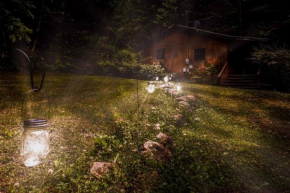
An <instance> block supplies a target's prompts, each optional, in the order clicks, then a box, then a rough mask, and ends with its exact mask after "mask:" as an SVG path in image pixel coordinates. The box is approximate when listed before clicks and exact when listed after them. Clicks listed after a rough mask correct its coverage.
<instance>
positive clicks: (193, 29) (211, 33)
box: [151, 25, 269, 42]
mask: <svg viewBox="0 0 290 193" xmlns="http://www.w3.org/2000/svg"><path fill="white" fill-rule="evenodd" d="M174 27H177V28H180V29H184V30H189V31H193V32H195V33H201V34H205V35H209V36H215V37H220V38H225V39H230V40H238V41H255V42H257V41H258V42H265V41H268V40H269V39H268V38H258V37H246V36H232V35H227V34H222V33H216V32H212V31H207V30H202V29H198V28H196V27H187V26H183V25H175V26H173V27H170V28H168V29H166V30H164V31H163V32H161V33H159V34H157V35H156V36H154V37H153V38H152V39H155V38H157V37H158V36H159V35H161V34H163V33H165V32H166V31H168V30H170V29H172V28H174ZM152 39H151V40H152Z"/></svg>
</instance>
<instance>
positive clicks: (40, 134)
mask: <svg viewBox="0 0 290 193" xmlns="http://www.w3.org/2000/svg"><path fill="white" fill-rule="evenodd" d="M23 127H24V132H23V134H22V139H21V150H20V154H21V157H22V160H23V162H24V165H25V166H27V167H32V166H36V165H39V164H41V163H42V162H43V161H44V159H45V158H46V156H47V155H48V153H49V132H48V130H47V127H48V124H47V121H46V120H45V119H28V120H25V121H24V126H23Z"/></svg>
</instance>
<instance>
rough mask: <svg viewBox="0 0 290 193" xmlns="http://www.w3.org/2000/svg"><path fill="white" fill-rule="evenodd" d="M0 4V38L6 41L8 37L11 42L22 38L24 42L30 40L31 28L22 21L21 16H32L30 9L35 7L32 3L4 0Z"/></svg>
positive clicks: (19, 0)
mask: <svg viewBox="0 0 290 193" xmlns="http://www.w3.org/2000/svg"><path fill="white" fill-rule="evenodd" d="M0 5H1V6H0V29H1V38H0V40H1V41H3V42H6V41H8V39H10V40H11V41H12V42H16V41H17V40H22V39H24V40H25V41H26V42H30V40H31V39H30V35H31V34H32V30H31V29H30V28H29V27H27V25H26V24H24V23H23V19H21V18H22V17H26V18H32V19H33V18H34V16H33V13H32V9H34V8H35V6H34V4H33V3H32V2H31V1H21V0H15V1H9V0H4V1H1V3H0ZM7 43H8V42H7ZM1 46H3V45H1Z"/></svg>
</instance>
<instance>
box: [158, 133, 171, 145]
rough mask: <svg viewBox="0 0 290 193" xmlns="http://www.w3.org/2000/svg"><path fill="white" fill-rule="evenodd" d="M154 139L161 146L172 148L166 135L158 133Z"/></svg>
mask: <svg viewBox="0 0 290 193" xmlns="http://www.w3.org/2000/svg"><path fill="white" fill-rule="evenodd" d="M156 138H157V139H158V140H159V141H160V142H161V143H162V144H163V145H165V146H166V145H167V146H169V147H172V146H173V141H172V139H171V137H169V136H168V135H166V134H165V133H162V132H160V133H158V135H157V136H156Z"/></svg>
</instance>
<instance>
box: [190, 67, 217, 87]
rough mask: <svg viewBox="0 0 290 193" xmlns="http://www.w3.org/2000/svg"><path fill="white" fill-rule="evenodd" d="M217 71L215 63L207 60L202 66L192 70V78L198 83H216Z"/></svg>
mask: <svg viewBox="0 0 290 193" xmlns="http://www.w3.org/2000/svg"><path fill="white" fill-rule="evenodd" d="M217 73H218V71H217V69H216V66H215V65H213V64H210V63H208V62H205V63H204V64H203V65H201V66H200V67H198V68H194V69H193V70H192V77H191V79H192V80H193V81H196V82H198V83H205V84H216V79H217V78H216V77H217Z"/></svg>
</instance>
